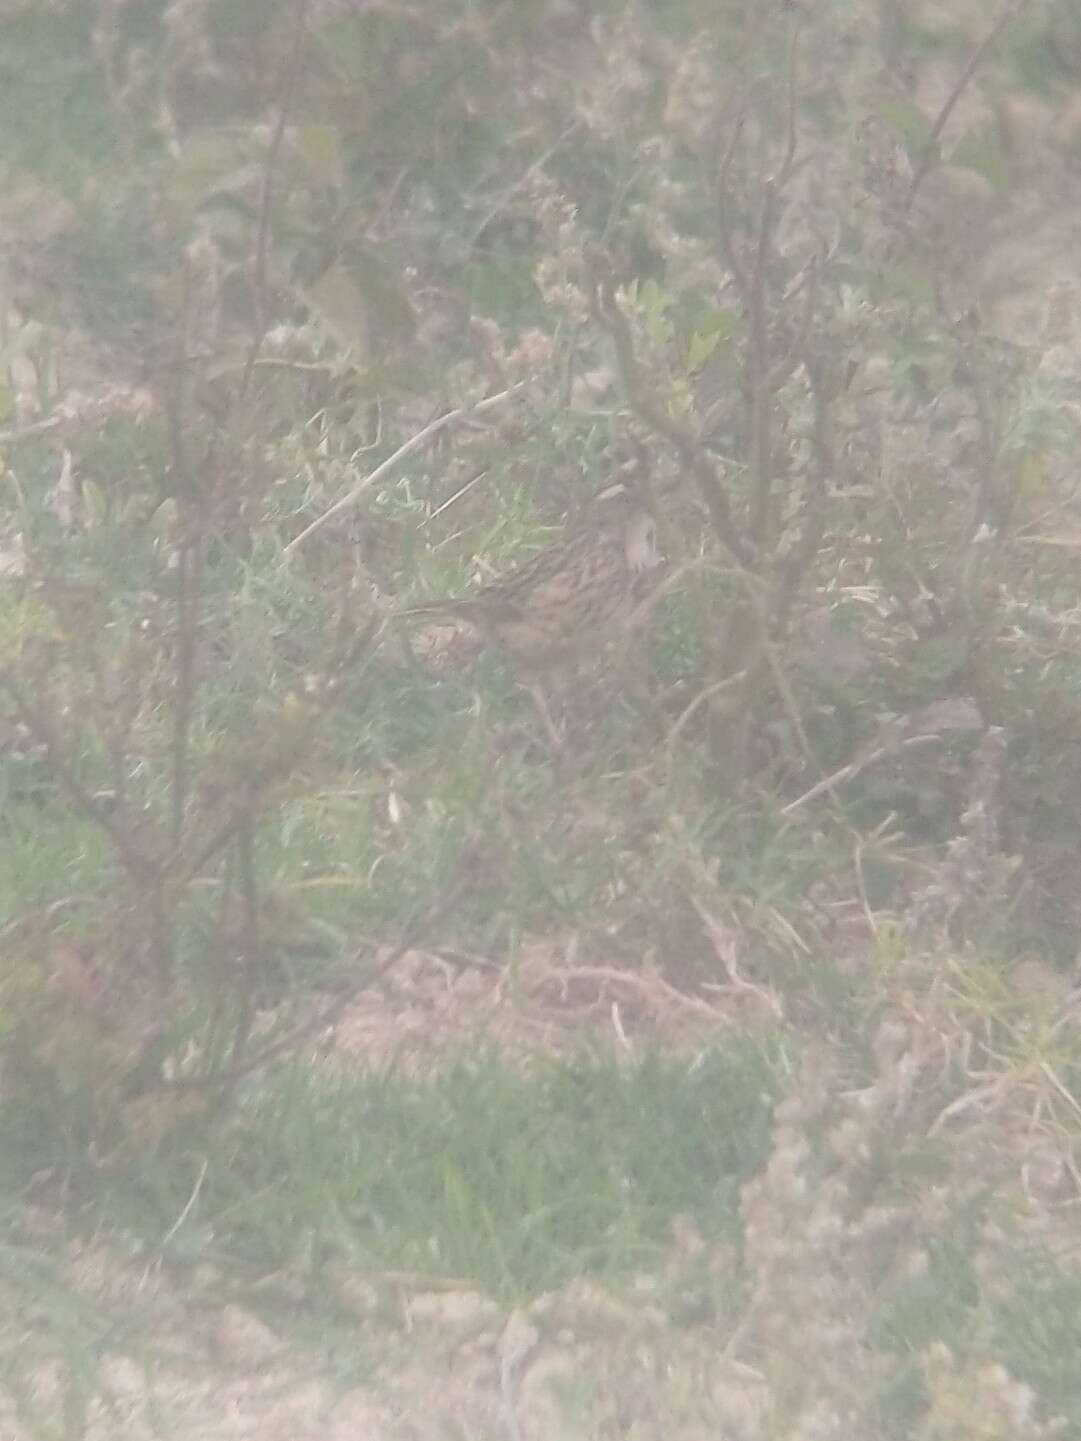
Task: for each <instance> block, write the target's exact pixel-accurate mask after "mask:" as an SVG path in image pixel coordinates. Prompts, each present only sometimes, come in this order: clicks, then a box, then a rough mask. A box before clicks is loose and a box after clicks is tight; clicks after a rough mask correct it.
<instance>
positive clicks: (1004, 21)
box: [901, 0, 1031, 217]
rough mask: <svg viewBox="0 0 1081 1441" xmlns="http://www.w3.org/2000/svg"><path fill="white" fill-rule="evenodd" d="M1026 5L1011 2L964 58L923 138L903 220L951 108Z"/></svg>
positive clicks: (1028, 0) (930, 162)
mask: <svg viewBox="0 0 1081 1441" xmlns="http://www.w3.org/2000/svg"><path fill="white" fill-rule="evenodd" d="M1030 3H1031V0H1015V3H1014V4H1012V5H1007V7H1006V8H1005V10H1003V12H1002V14H1001V15H1000V16H999V17H998V19H997V20H996V21H995V23H994V25H992V26H991V29H990V31H989V32H988V33H987V35H986V36H985V37H984V38H983V39H982V40H981V41H980V43H979V44H978V45H977V46H976V48H975V50H973V52H972V54H971V55H970V56H969V57H968V60H967V61H966V62H965V66H964V68H963V69H962V71H961V74H960V75H959V76H958V77H957V82H956V84H955V85H954V87H953V89H952V90H951V91H950V93H949V95H947V97H946V101H945V104H944V105H943V106H942V109H941V110H940V111H939V112H938V117H937V119H936V120H935V123H934V124H933V125H932V126H931V133H930V134H929V135H928V137H927V144H926V145H925V146H924V148H923V154H922V155H921V156H920V161H919V164H918V165H917V166H916V173H915V174H914V175H913V177H912V183H911V184H910V185H909V187H908V194H907V195H906V196H905V200H904V204H903V206H902V207H901V215H902V217H904V216H906V215H907V214H908V212H909V211H910V210H911V209H912V203H913V201H914V200H915V199H916V192H917V191H918V190H919V188H920V186H921V185H922V184H923V182H924V180H926V178H927V174H928V172H929V170H930V169H931V166H932V165H933V164H934V160H935V152H936V149H937V144H938V141H939V139H940V138H941V135H942V132H943V130H944V129H945V128H946V122H947V121H948V120H949V118H950V116H951V115H952V114H953V110H954V107H955V106H956V104H957V102H958V101H959V100H960V98H961V96H962V95H963V94H964V92H965V89H966V87H967V86H968V83H969V81H970V80H971V79H972V77H973V75H975V73H976V71H977V69H978V68H979V65H980V62H981V61H982V60H983V58H984V56H985V55H986V54H987V52H988V50H990V48H991V46H992V45H994V43H995V41H996V40H997V39H998V37H999V36H1000V35H1001V34H1002V32H1003V31H1004V30H1005V29H1006V27H1007V25H1010V24H1012V23H1013V21H1014V20H1016V19H1017V18H1018V17H1019V16H1020V15H1021V14H1022V13H1023V12H1024V11H1025V10H1027V9H1028V7H1029V4H1030Z"/></svg>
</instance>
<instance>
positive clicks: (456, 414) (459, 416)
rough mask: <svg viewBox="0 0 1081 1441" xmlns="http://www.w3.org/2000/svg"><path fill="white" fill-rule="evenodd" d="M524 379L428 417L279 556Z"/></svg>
mask: <svg viewBox="0 0 1081 1441" xmlns="http://www.w3.org/2000/svg"><path fill="white" fill-rule="evenodd" d="M528 383H529V382H528V381H525V380H520V381H518V383H517V384H516V385H511V386H509V387H508V388H507V389H506V390H501V391H500V392H499V394H498V395H489V396H487V397H486V398H485V399H484V400H478V401H477V403H476V405H463V406H461V407H459V409H457V410H448V411H447V412H446V414H445V415H440V416H439V417H438V418H437V419H435V420H433V421H431V422H430V424H428V425H426V426H425V427H424V429H423V430H418V431H417V433H416V435H413V436H411V437H410V438H409V439H408V440H407V441H406V442H405V444H404V445H400V446H399V447H398V449H397V450H396V451H395V452H394V454H393V455H390V456H388V457H387V459H386V460H384V461H383V462H382V463H381V464H380V465H377V466H376V467H375V469H374V470H373V471H371V472H370V473H369V474H368V475H366V476H365V477H364V479H363V480H358V481H357V483H356V485H354V486H353V488H352V490H350V491H348V492H347V493H346V494H345V495H343V496H342V497H341V498H340V499H339V500H336V501H335V502H334V504H333V505H332V506H331V507H330V509H329V510H325V511H324V512H323V514H322V515H320V516H317V517H316V519H315V520H313V521H312V523H311V524H310V525H308V526H306V527H305V528H304V529H303V530H302V531H301V532H300V534H299V535H296V536H294V537H293V539H292V540H291V541H290V542H289V544H288V545H287V546H286V547H285V549H284V550H283V551H282V558H283V559H288V557H289V556H290V555H292V553H293V552H294V551H295V550H296V548H297V547H298V546H299V545H300V544H301V542H302V541H305V540H307V539H308V537H309V536H310V535H314V533H315V532H316V531H317V530H321V529H322V527H323V526H324V525H326V524H327V522H328V521H329V520H332V519H333V518H334V516H336V515H340V514H341V512H342V511H343V510H346V509H348V507H349V506H351V505H355V504H356V502H357V501H358V500H359V499H360V497H361V496H362V495H363V494H364V492H365V491H366V490H368V489H369V488H370V487H371V486H373V485H374V484H375V483H376V481H378V480H382V478H383V476H384V475H386V474H387V472H388V471H389V470H392V469H393V467H394V466H395V465H397V463H398V461H399V460H404V459H405V457H406V456H407V455H412V454H413V452H414V451H415V450H419V449H420V447H421V446H422V445H424V444H426V442H427V441H429V440H431V438H432V436H433V435H438V434H439V432H440V431H441V430H445V429H446V428H447V426H448V425H454V424H455V423H456V422H457V421H461V420H468V419H469V418H470V416H474V415H483V414H484V413H485V411H488V410H492V409H494V408H495V407H496V406H497V405H502V403H503V402H504V401H505V400H508V399H509V398H510V397H511V396H512V395H517V394H518V392H519V391H521V390H524V389H525V387H526V385H528Z"/></svg>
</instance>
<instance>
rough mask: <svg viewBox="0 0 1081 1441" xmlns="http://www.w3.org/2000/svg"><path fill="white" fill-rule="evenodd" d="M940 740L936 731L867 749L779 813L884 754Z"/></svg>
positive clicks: (848, 777)
mask: <svg viewBox="0 0 1081 1441" xmlns="http://www.w3.org/2000/svg"><path fill="white" fill-rule="evenodd" d="M941 740H942V737H941V736H940V735H938V734H937V733H936V734H933V735H924V736H909V737H908V739H907V740H902V741H897V742H896V744H894V745H889V746H876V747H875V749H874V750H872V751H868V752H867V754H866V755H865V756H861V757H859V758H858V759H856V760H854V761H850V762H849V764H848V765H846V766H842V767H841V769H840V770H837V771H834V772H833V774H832V775H829V776H826V777H825V778H824V779H823V780H820V781H819V782H818V784H817V785H813V786H812V787H811V789H810V790H809V791H804V793H803V795H801V796H797V798H796V799H795V800H794V801H789V803H788V805H786V806H782V807H781V815H783V816H790V815H792V814H793V813H794V812H795V811H798V810H799V808H800V807H801V806H805V805H806V804H807V803H808V801H813V800H814V799H815V797H816V796H820V795H821V794H822V792H823V791H830V792H832V791H833V788H834V786H837V785H840V784H842V782H847V781H850V780H854V779H855V777H856V776H858V775H860V774H861V773H862V772H863V771H865V770H867V768H868V767H869V766H873V765H876V764H877V763H878V761H880V760H883V759H885V757H886V756H890V755H893V754H894V753H895V752H896V751H899V750H911V749H912V747H913V746H925V745H930V744H931V743H932V742H936V741H941Z"/></svg>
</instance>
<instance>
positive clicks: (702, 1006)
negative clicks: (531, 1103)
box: [329, 938, 779, 1070]
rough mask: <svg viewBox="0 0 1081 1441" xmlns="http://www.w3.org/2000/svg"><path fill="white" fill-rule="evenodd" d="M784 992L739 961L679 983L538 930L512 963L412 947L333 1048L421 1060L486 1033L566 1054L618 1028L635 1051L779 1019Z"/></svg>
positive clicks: (523, 1047)
mask: <svg viewBox="0 0 1081 1441" xmlns="http://www.w3.org/2000/svg"><path fill="white" fill-rule="evenodd" d="M778 1018H779V1001H778V1000H777V998H776V997H775V996H774V995H773V993H772V992H770V991H768V990H767V989H766V988H765V987H761V986H757V985H754V984H752V983H751V982H749V981H746V980H744V979H742V978H741V977H739V976H738V974H737V973H736V972H734V971H733V970H729V979H728V981H727V982H726V983H724V984H717V985H708V986H707V985H702V986H700V987H698V988H697V989H696V990H694V991H690V990H684V989H679V988H677V987H676V986H674V985H673V984H672V982H671V981H669V980H668V979H667V978H666V977H665V976H664V975H663V974H661V972H660V971H659V970H658V969H656V968H647V969H632V968H630V967H627V966H624V965H622V964H620V963H619V962H610V963H595V964H593V963H588V962H584V961H581V960H579V959H578V957H577V947H576V945H575V942H574V940H573V938H571V939H570V940H567V941H565V942H560V941H559V940H558V939H544V940H536V941H533V942H531V943H530V944H528V945H527V946H526V947H525V948H524V949H523V951H522V952H521V954H520V955H519V956H518V957H517V958H516V959H515V960H514V961H513V962H508V963H507V964H505V965H501V964H499V963H496V962H493V961H489V960H487V959H485V958H482V957H476V956H469V955H465V954H462V953H460V952H452V951H442V952H439V953H435V952H429V951H420V950H414V951H408V952H406V954H405V955H404V956H402V957H401V959H400V960H398V961H396V962H395V963H394V964H393V965H391V966H389V967H388V968H387V970H386V971H384V972H382V973H381V974H380V975H379V979H378V980H377V981H376V982H374V983H373V984H372V985H371V986H370V987H368V988H367V989H366V990H365V991H363V992H361V994H360V995H359V996H358V997H357V999H356V1000H355V1001H354V1002H353V1003H352V1004H351V1005H350V1006H349V1007H348V1008H347V1009H346V1010H345V1011H344V1012H343V1014H342V1016H341V1017H340V1018H339V1020H338V1021H337V1022H336V1024H335V1026H334V1030H333V1035H332V1037H331V1039H330V1045H329V1049H330V1052H331V1054H333V1055H335V1056H339V1057H349V1058H352V1059H355V1060H356V1061H358V1062H363V1063H364V1064H366V1065H372V1066H381V1065H385V1064H387V1063H388V1062H390V1061H393V1062H395V1063H396V1064H400V1065H403V1066H405V1067H406V1068H407V1069H414V1070H415V1069H420V1068H423V1067H425V1066H426V1065H427V1064H429V1063H431V1062H432V1061H435V1060H438V1059H439V1058H440V1057H442V1056H445V1055H446V1054H448V1053H449V1052H454V1051H458V1050H460V1049H462V1048H463V1047H465V1046H467V1045H469V1046H475V1045H476V1044H477V1043H479V1042H484V1043H486V1044H488V1045H491V1046H494V1047H495V1048H496V1049H497V1050H498V1051H499V1052H500V1054H502V1055H503V1056H504V1057H505V1058H507V1059H514V1058H516V1057H522V1056H523V1055H529V1054H533V1055H535V1054H536V1053H537V1052H538V1051H542V1052H546V1053H548V1054H554V1055H561V1054H566V1053H567V1052H570V1051H573V1050H575V1049H577V1048H578V1047H579V1046H580V1045H581V1044H582V1042H583V1041H584V1040H585V1039H588V1040H589V1042H590V1043H591V1044H595V1043H596V1042H597V1041H601V1042H602V1043H603V1040H604V1038H605V1037H607V1038H608V1040H609V1042H610V1043H611V1045H612V1046H613V1047H614V1048H615V1049H616V1050H617V1051H620V1052H623V1053H625V1054H628V1055H633V1054H634V1053H635V1052H637V1051H641V1050H643V1049H645V1048H647V1047H652V1046H654V1045H657V1044H660V1043H663V1044H665V1045H666V1046H668V1047H676V1048H687V1049H691V1048H694V1047H697V1046H700V1045H702V1044H703V1043H704V1042H706V1041H708V1040H709V1039H711V1038H712V1037H715V1036H716V1035H717V1033H718V1032H719V1031H721V1032H725V1031H728V1030H732V1029H737V1028H738V1029H739V1030H741V1031H745V1030H746V1029H748V1028H751V1029H754V1028H755V1027H757V1026H763V1025H768V1024H771V1023H775V1022H776V1021H777V1020H778Z"/></svg>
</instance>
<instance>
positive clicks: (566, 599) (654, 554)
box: [398, 481, 663, 741]
mask: <svg viewBox="0 0 1081 1441" xmlns="http://www.w3.org/2000/svg"><path fill="white" fill-rule="evenodd" d="M662 564H663V558H662V556H661V554H660V552H659V550H658V547H657V538H656V525H655V522H654V519H653V516H652V514H651V513H650V511H649V510H648V509H647V507H646V506H645V504H644V502H643V501H642V500H641V499H640V498H639V497H638V495H636V494H635V492H634V490H633V489H631V488H630V486H629V485H627V484H625V483H623V482H622V481H617V482H616V483H614V484H611V485H609V486H607V487H606V488H605V489H604V490H603V491H601V493H600V495H598V496H597V497H596V499H595V500H594V502H593V504H592V505H591V506H590V507H589V511H588V514H587V517H586V520H585V522H584V523H583V524H581V525H579V526H576V527H575V528H574V529H573V530H572V531H570V532H569V533H568V534H567V535H565V536H564V537H562V538H561V539H560V540H558V541H556V542H555V543H554V544H553V545H550V546H548V547H547V548H546V549H545V550H542V551H540V552H539V553H538V554H537V555H535V556H533V557H531V559H529V560H527V561H526V562H525V563H524V564H523V565H521V566H519V567H518V568H517V569H515V570H512V571H510V572H508V573H507V574H506V575H503V576H500V577H498V578H497V579H496V580H494V581H491V582H489V583H488V584H487V585H485V586H483V587H481V589H480V590H478V591H477V593H476V594H475V595H472V596H468V597H462V598H447V599H444V600H437V601H429V602H427V603H426V604H424V605H418V606H411V607H409V608H408V609H406V610H402V611H399V612H398V614H399V615H401V616H424V615H436V616H447V617H449V618H450V619H452V620H455V621H458V620H460V621H463V622H464V623H465V624H466V625H468V626H469V627H471V628H472V629H473V630H474V631H476V632H477V634H478V635H479V636H480V638H481V640H482V641H483V642H485V643H488V644H493V645H495V646H497V647H498V648H500V649H501V650H503V651H505V652H506V653H507V654H508V655H509V656H510V658H511V660H512V661H513V662H514V663H515V665H516V666H517V668H518V669H519V670H520V671H521V672H524V674H525V676H526V678H527V683H526V689H527V690H529V691H530V693H531V694H532V695H533V697H534V700H535V701H536V703H537V706H538V709H539V710H540V712H541V717H542V720H543V721H544V724H545V729H546V730H547V731H548V735H549V739H552V740H553V741H554V740H555V738H556V736H557V731H556V729H555V727H554V724H553V722H552V720H551V715H550V712H549V711H548V708H547V705H546V703H545V702H544V699H543V692H542V691H541V689H540V687H539V679H540V677H541V676H543V675H545V674H546V673H549V674H550V673H551V672H554V671H557V670H560V669H565V668H567V667H570V666H573V665H574V664H575V663H576V662H578V661H579V660H581V659H583V658H585V657H587V656H588V655H590V654H595V653H596V652H597V651H599V650H601V649H603V648H604V646H605V645H606V644H607V642H608V641H610V640H611V639H613V638H614V637H615V636H616V635H618V634H620V633H621V632H623V633H625V632H626V631H628V630H629V629H630V628H632V627H633V625H634V622H635V620H636V618H637V613H638V612H639V608H640V606H641V604H642V601H643V597H644V594H645V592H647V591H648V588H649V582H650V577H651V575H652V574H653V573H654V572H655V571H657V570H658V569H659V568H660V567H661V565H662Z"/></svg>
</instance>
